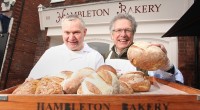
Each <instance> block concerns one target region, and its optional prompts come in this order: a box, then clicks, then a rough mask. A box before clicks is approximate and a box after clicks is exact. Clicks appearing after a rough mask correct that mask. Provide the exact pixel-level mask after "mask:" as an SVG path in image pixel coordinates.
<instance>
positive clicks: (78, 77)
mask: <svg viewBox="0 0 200 110" xmlns="http://www.w3.org/2000/svg"><path fill="white" fill-rule="evenodd" d="M95 73H96V72H95V70H94V69H92V68H90V67H85V68H82V69H80V70H78V71H77V72H74V73H73V74H72V75H71V77H70V78H68V79H64V81H63V82H62V83H61V85H62V88H63V90H64V92H65V93H66V94H76V93H77V90H78V88H79V86H80V85H81V82H82V81H83V80H84V78H85V77H87V76H89V75H90V74H95Z"/></svg>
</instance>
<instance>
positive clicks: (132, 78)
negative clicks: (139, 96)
mask: <svg viewBox="0 0 200 110" xmlns="http://www.w3.org/2000/svg"><path fill="white" fill-rule="evenodd" d="M119 80H120V81H123V82H125V83H126V84H128V85H130V87H131V88H132V89H133V91H135V92H147V91H149V89H150V87H151V83H150V80H149V79H148V77H147V76H145V74H144V73H143V72H142V71H135V72H129V73H125V74H123V75H122V76H121V77H120V78H119Z"/></svg>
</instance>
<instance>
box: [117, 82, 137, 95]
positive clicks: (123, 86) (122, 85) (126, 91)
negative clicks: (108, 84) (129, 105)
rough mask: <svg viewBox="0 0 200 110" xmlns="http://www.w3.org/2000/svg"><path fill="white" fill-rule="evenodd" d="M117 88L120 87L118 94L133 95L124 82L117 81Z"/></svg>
mask: <svg viewBox="0 0 200 110" xmlns="http://www.w3.org/2000/svg"><path fill="white" fill-rule="evenodd" d="M119 87H120V89H119V94H133V93H134V91H133V89H132V87H131V85H130V84H128V83H126V82H124V81H121V80H119Z"/></svg>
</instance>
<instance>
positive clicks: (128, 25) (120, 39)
mask: <svg viewBox="0 0 200 110" xmlns="http://www.w3.org/2000/svg"><path fill="white" fill-rule="evenodd" d="M136 28H137V23H136V21H135V18H134V17H132V16H131V15H129V14H118V15H117V16H115V17H114V18H113V19H112V21H111V23H110V28H109V29H110V32H111V39H112V40H113V42H114V45H113V47H112V48H111V50H110V52H109V53H108V54H107V55H106V60H105V63H106V64H108V65H111V66H113V67H114V68H115V69H116V70H117V72H118V74H123V73H126V72H128V71H137V70H139V69H138V68H136V67H134V66H133V65H132V64H131V63H130V61H129V60H128V58H127V51H128V48H129V47H130V46H131V45H132V44H133V39H134V34H135V32H136ZM153 45H156V46H158V47H160V48H161V49H162V50H163V52H165V53H167V51H166V49H165V47H164V45H162V44H153ZM147 74H148V75H149V76H155V77H158V78H161V79H165V80H168V81H172V82H177V83H182V84H183V83H184V79H183V75H182V73H181V72H180V71H179V70H178V69H177V68H176V67H175V66H174V65H173V64H171V63H170V61H169V63H168V64H167V65H165V66H164V67H162V68H160V69H158V70H156V71H147Z"/></svg>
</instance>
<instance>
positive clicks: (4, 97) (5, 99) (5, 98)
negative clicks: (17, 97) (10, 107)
mask: <svg viewBox="0 0 200 110" xmlns="http://www.w3.org/2000/svg"><path fill="white" fill-rule="evenodd" d="M0 101H8V96H7V95H1V96H0Z"/></svg>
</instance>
